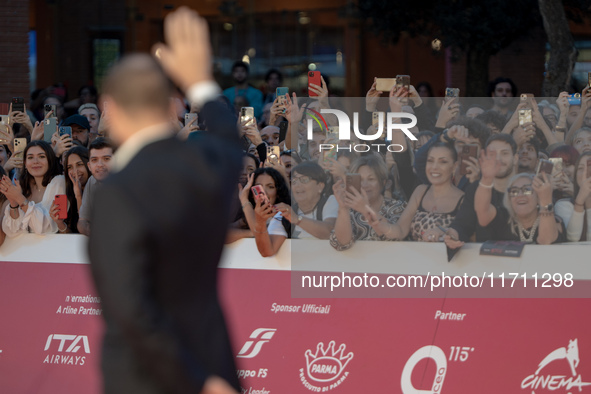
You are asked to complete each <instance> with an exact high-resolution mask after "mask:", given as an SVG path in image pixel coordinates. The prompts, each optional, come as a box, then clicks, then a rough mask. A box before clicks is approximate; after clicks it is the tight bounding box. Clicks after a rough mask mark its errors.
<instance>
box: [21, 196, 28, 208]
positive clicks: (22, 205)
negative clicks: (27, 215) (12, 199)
mask: <svg viewBox="0 0 591 394" xmlns="http://www.w3.org/2000/svg"><path fill="white" fill-rule="evenodd" d="M27 205H29V200H27V199H26V198H25V201H23V202H22V203H21V205H20V207H21V209H22V210H24V209H25V207H26V206H27Z"/></svg>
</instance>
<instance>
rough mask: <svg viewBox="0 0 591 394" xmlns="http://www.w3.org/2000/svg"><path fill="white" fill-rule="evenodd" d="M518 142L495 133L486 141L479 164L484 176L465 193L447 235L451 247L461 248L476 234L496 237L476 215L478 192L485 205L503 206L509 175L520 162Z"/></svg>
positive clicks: (479, 237)
mask: <svg viewBox="0 0 591 394" xmlns="http://www.w3.org/2000/svg"><path fill="white" fill-rule="evenodd" d="M517 161H518V156H517V144H515V141H514V140H513V137H511V135H509V134H494V135H492V136H491V137H490V138H489V139H488V140H487V141H486V144H485V147H484V150H483V151H482V152H481V154H480V159H479V164H480V168H481V173H482V177H481V179H480V181H479V182H474V183H472V184H471V185H470V186H469V187H468V189H467V190H466V193H465V195H464V202H463V203H462V206H461V207H460V211H459V212H458V214H457V215H456V218H455V220H454V221H453V223H452V224H451V226H450V229H449V230H448V232H447V235H446V236H445V237H444V241H445V244H446V245H447V246H448V247H449V248H450V249H456V248H459V247H460V246H462V245H463V244H464V242H468V241H470V240H471V239H472V237H473V235H475V236H476V242H484V241H488V240H490V239H493V234H492V233H491V229H490V228H489V227H487V225H488V224H489V223H490V221H491V220H492V218H490V219H489V220H488V221H485V220H484V217H478V216H477V215H476V205H475V203H476V196H478V195H481V198H479V199H478V201H479V202H480V203H481V204H482V205H483V206H489V205H491V206H493V207H494V208H495V209H496V210H504V209H505V207H504V205H503V196H504V193H505V190H506V188H507V182H508V180H509V178H510V177H511V176H512V175H513V174H514V173H515V167H516V166H517Z"/></svg>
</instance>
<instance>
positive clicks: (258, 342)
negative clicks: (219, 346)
mask: <svg viewBox="0 0 591 394" xmlns="http://www.w3.org/2000/svg"><path fill="white" fill-rule="evenodd" d="M275 331H277V329H276V328H257V329H256V330H254V331H253V332H252V334H250V340H249V341H246V343H245V344H244V346H242V349H240V352H238V355H237V356H236V357H238V358H253V357H256V356H257V355H258V354H259V353H260V352H261V348H262V347H263V345H264V344H265V343H267V342H269V341H270V340H271V338H273V335H275Z"/></svg>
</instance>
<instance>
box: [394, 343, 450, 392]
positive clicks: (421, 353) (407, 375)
mask: <svg viewBox="0 0 591 394" xmlns="http://www.w3.org/2000/svg"><path fill="white" fill-rule="evenodd" d="M425 358H430V359H432V360H433V361H434V362H435V367H436V372H435V376H434V377H433V384H432V385H431V389H430V390H419V389H416V388H415V387H414V386H413V384H412V380H411V377H412V372H413V370H414V369H415V367H416V366H417V364H418V363H419V362H420V361H421V360H423V359H425ZM446 373H447V359H446V358H445V353H443V350H441V348H439V347H437V346H423V347H422V348H420V349H419V350H417V351H416V352H414V353H413V355H412V356H410V358H409V359H408V361H407V362H406V364H405V365H404V369H403V370H402V377H401V379H400V386H401V387H402V393H403V394H438V393H441V388H442V387H443V381H444V380H445V374H446Z"/></svg>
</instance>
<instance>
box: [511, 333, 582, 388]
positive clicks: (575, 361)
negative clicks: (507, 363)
mask: <svg viewBox="0 0 591 394" xmlns="http://www.w3.org/2000/svg"><path fill="white" fill-rule="evenodd" d="M579 362H580V360H579V345H578V340H577V339H576V338H575V339H573V340H569V341H568V346H567V347H560V348H558V349H556V350H553V351H551V352H550V353H549V354H548V355H547V356H546V357H544V359H543V360H542V361H541V362H540V363H539V364H538V369H537V370H536V372H534V373H533V374H531V375H529V376H528V377H526V378H525V379H523V381H522V382H521V388H522V389H526V390H528V391H530V390H531V393H532V394H535V393H536V392H538V393H542V392H548V391H557V390H559V392H565V393H570V390H571V389H572V388H573V387H576V388H577V389H578V391H579V392H581V391H583V387H586V386H591V383H589V382H583V378H582V377H581V375H580V374H579V373H577V367H578V366H579ZM560 364H562V365H560ZM559 365H560V366H559ZM558 368H560V371H564V370H567V371H570V374H566V375H565V374H556V375H554V374H552V373H551V372H550V373H549V371H553V370H558ZM534 390H535V391H534Z"/></svg>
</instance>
